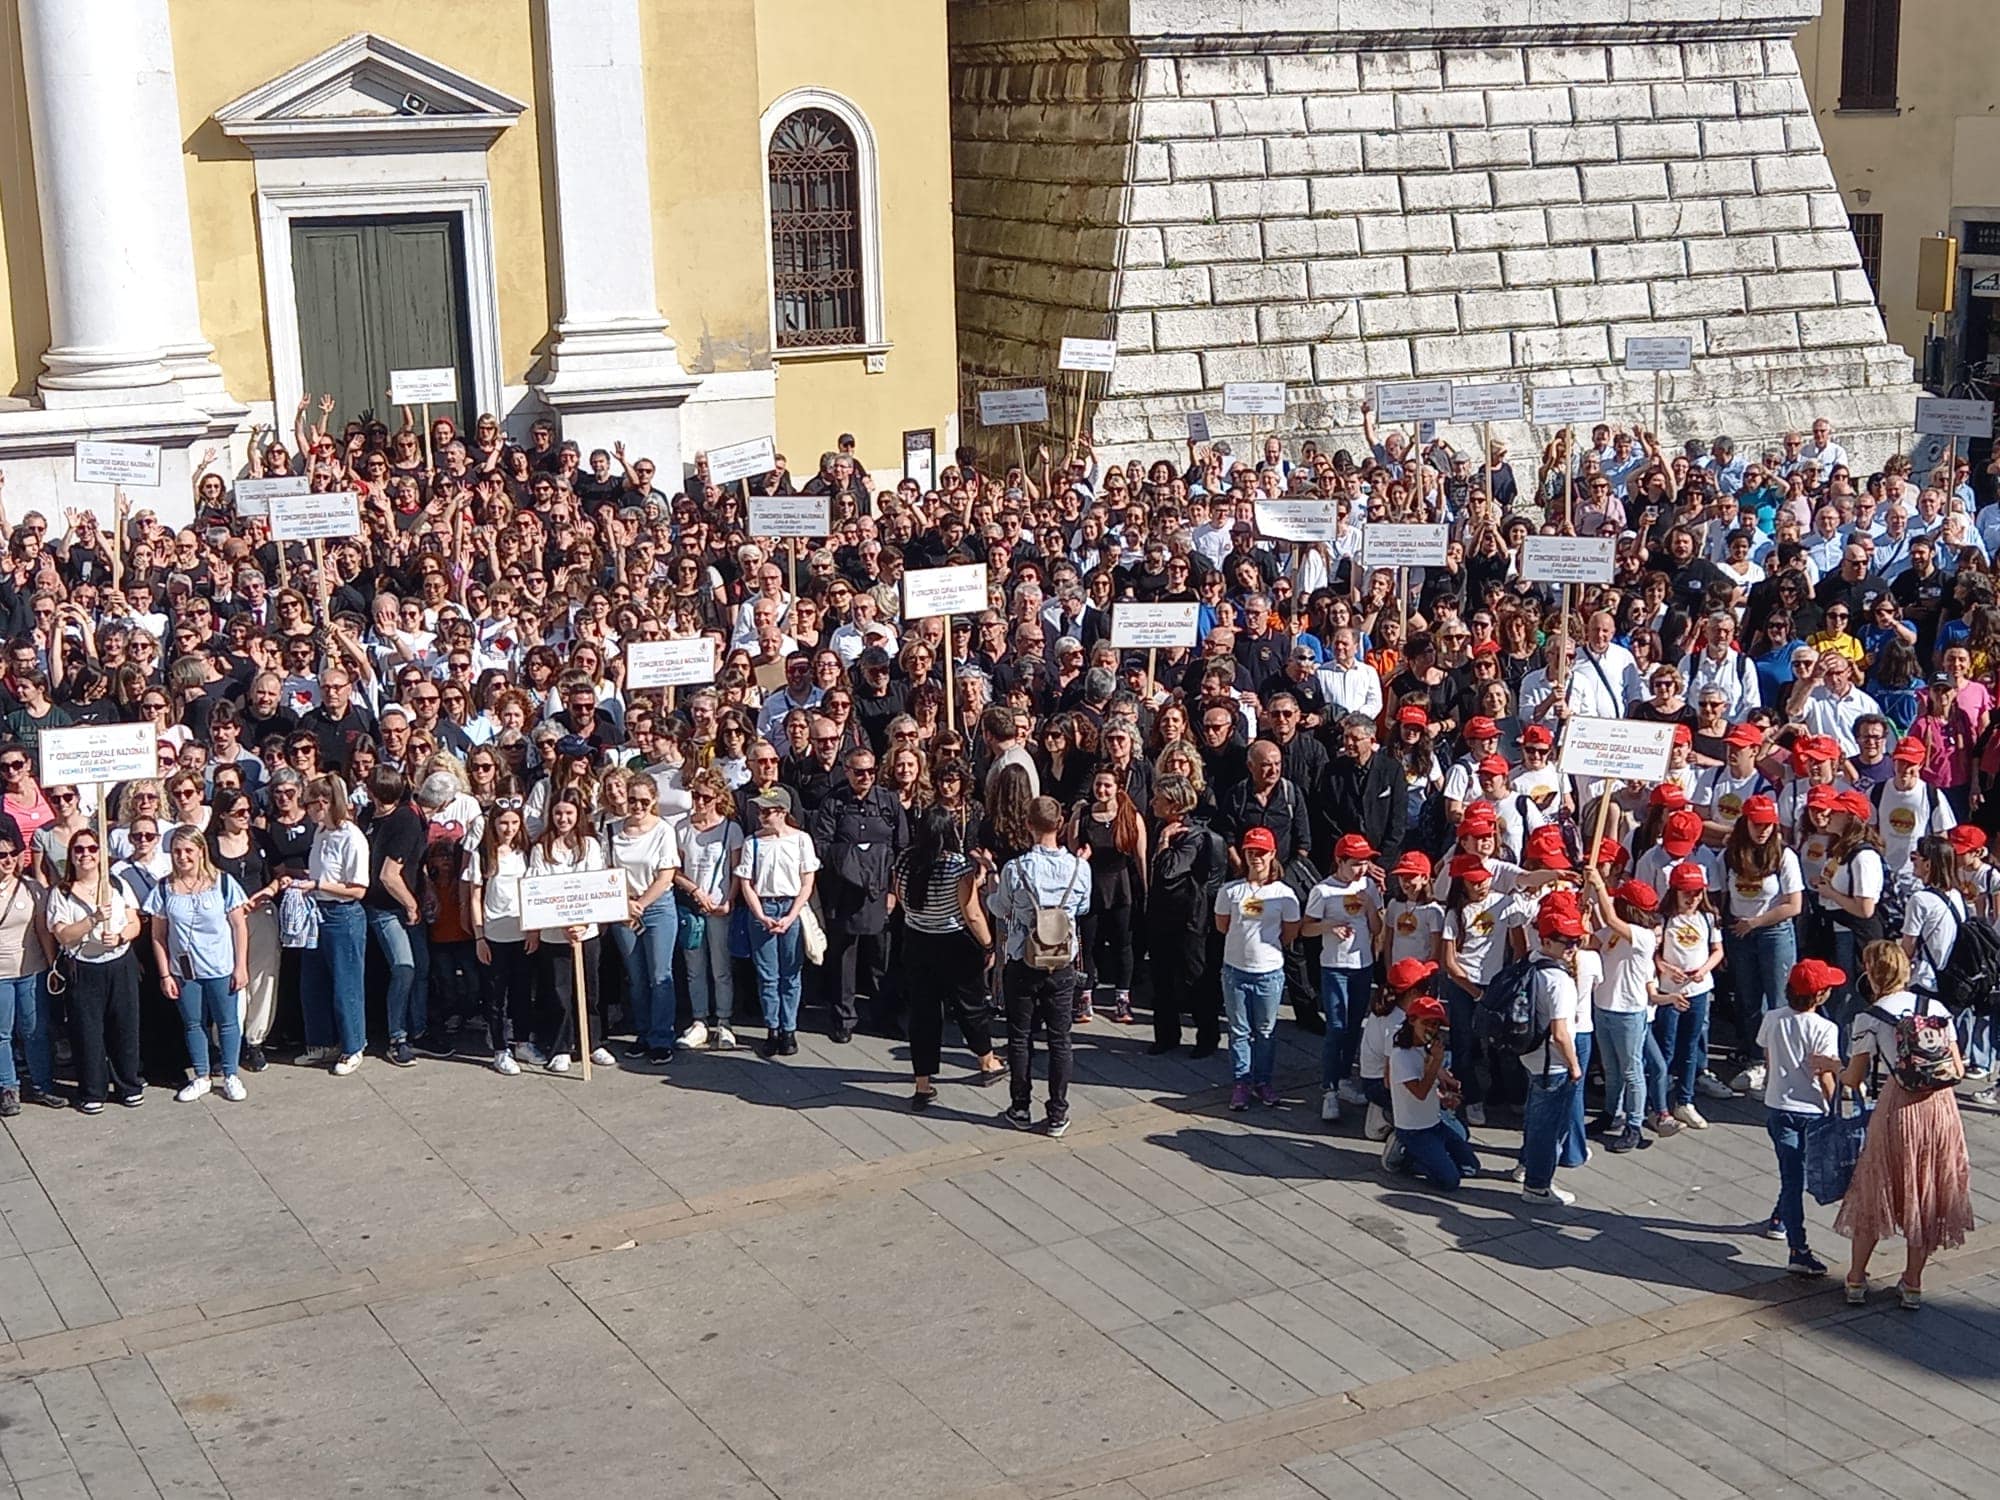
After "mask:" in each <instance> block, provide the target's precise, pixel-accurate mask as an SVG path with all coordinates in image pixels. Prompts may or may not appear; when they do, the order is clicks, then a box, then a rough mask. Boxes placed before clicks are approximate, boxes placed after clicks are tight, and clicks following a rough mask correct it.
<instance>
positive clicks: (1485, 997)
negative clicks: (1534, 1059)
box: [1472, 954, 1562, 1057]
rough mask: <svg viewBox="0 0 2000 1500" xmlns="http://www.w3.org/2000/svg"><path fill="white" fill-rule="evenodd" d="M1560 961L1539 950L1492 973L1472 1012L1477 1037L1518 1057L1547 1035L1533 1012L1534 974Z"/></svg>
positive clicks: (1559, 965)
mask: <svg viewBox="0 0 2000 1500" xmlns="http://www.w3.org/2000/svg"><path fill="white" fill-rule="evenodd" d="M1561 967H1562V965H1561V964H1559V963H1557V962H1556V961H1555V960H1554V959H1552V958H1545V957H1543V956H1542V955H1540V954H1530V955H1528V957H1526V958H1517V959H1515V960H1514V961H1513V962H1512V963H1510V964H1507V965H1505V966H1504V967H1502V969H1501V970H1500V972H1499V973H1498V974H1495V975H1494V976H1493V982H1492V983H1491V984H1489V985H1487V986H1486V990H1485V993H1483V994H1482V995H1480V997H1479V1007H1478V1009H1477V1010H1475V1011H1474V1012H1473V1014H1472V1031H1473V1035H1474V1036H1476V1037H1477V1038H1478V1039H1479V1040H1480V1041H1483V1042H1486V1043H1488V1044H1490V1045H1491V1046H1493V1047H1496V1048H1500V1049H1502V1050H1505V1051H1507V1052H1511V1053H1513V1054H1514V1055H1515V1056H1516V1057H1520V1056H1522V1055H1523V1054H1525V1053H1529V1052H1533V1051H1535V1050H1536V1049H1537V1048H1538V1047H1540V1046H1542V1045H1543V1044H1544V1043H1545V1042H1547V1041H1548V1039H1549V1028H1548V1027H1546V1026H1544V1025H1543V1024H1542V1023H1541V1022H1540V1021H1539V1020H1537V1019H1536V1016H1535V975H1536V974H1537V973H1539V972H1541V971H1542V970H1544V969H1560V968H1561Z"/></svg>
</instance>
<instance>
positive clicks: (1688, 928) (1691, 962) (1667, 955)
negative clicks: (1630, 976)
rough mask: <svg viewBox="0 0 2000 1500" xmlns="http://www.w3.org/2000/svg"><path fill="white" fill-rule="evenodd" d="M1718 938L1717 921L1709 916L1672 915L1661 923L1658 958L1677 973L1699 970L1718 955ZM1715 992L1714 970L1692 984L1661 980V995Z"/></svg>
mask: <svg viewBox="0 0 2000 1500" xmlns="http://www.w3.org/2000/svg"><path fill="white" fill-rule="evenodd" d="M1715 936H1716V935H1715V921H1714V919H1713V918H1711V917H1710V916H1709V915H1708V913H1707V912H1702V911H1683V912H1669V913H1668V914H1667V916H1666V917H1665V918H1664V919H1663V920H1662V921H1661V923H1660V946H1659V951H1658V957H1659V958H1660V959H1661V960H1663V961H1664V962H1666V963H1670V964H1672V965H1673V966H1674V967H1675V968H1677V969H1684V970H1685V969H1698V968H1700V967H1701V966H1702V965H1703V964H1705V963H1707V962H1708V956H1709V954H1711V953H1713V952H1714V951H1715ZM1714 988H1715V971H1714V970H1713V969H1711V970H1709V972H1708V973H1706V974H1704V975H1702V977H1701V978H1699V979H1697V980H1694V981H1693V982H1692V983H1690V982H1688V981H1687V980H1684V979H1668V978H1666V977H1664V976H1662V977H1661V978H1660V980H1659V991H1660V993H1661V994H1662V995H1706V994H1707V993H1708V992H1709V991H1710V990H1712V989H1714Z"/></svg>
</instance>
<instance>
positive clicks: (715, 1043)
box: [708, 1025, 737, 1052]
mask: <svg viewBox="0 0 2000 1500" xmlns="http://www.w3.org/2000/svg"><path fill="white" fill-rule="evenodd" d="M708 1044H709V1046H711V1047H713V1048H714V1049H715V1050H716V1051H717V1052H734V1051H735V1050H736V1047H737V1041H736V1033H735V1032H733V1031H731V1030H730V1029H729V1028H728V1027H727V1026H722V1025H717V1026H716V1028H715V1029H714V1030H713V1031H711V1032H710V1033H709V1034H708Z"/></svg>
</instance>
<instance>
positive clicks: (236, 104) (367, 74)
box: [215, 32, 527, 151]
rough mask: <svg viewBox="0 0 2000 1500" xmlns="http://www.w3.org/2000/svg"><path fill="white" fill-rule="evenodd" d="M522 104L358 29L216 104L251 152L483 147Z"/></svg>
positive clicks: (220, 117) (224, 123) (228, 130)
mask: <svg viewBox="0 0 2000 1500" xmlns="http://www.w3.org/2000/svg"><path fill="white" fill-rule="evenodd" d="M526 108H527V106H526V105H525V104H523V103H522V102H521V101H520V100H518V99H514V98H511V97H509V96H508V95H506V94H503V93H501V92H500V91H499V90H498V89H493V88H489V87H487V86H486V85H485V84H483V83H481V82H479V81H478V80H477V79H475V78H470V77H467V76H466V75H465V74H463V73H460V72H458V71H457V70H456V69H454V68H448V67H446V66H445V65H444V64H443V63H440V62H436V61H434V60H433V59H431V58H428V57H425V56H423V55H422V54H421V53H417V52H412V51H411V50H410V49H409V48H407V47H403V46H400V45H398V44H397V43H395V42H392V41H389V40H388V39H386V38H384V37H379V36H376V35H374V34H372V33H370V32H357V33H356V34H355V35H353V36H350V37H348V38H347V39H346V40H345V41H343V42H340V43H338V44H336V45H334V46H332V47H329V48H327V50H326V51H324V52H322V53H320V54H319V55H318V56H316V57H311V58H308V59H307V60H306V61H305V62H302V63H300V64H299V65H298V66H297V67H295V68H293V69H291V70H290V71H288V72H286V73H283V74H281V75H280V76H278V77H276V78H274V79H272V80H271V81H270V82H269V83H266V84H263V85H261V86H259V87H257V88H254V89H252V90H251V91H250V92H249V93H247V94H244V95H243V96H242V97H241V98H239V99H236V100H234V101H232V102H231V103H229V104H226V105H224V106H223V107H222V108H221V109H219V110H217V111H216V112H215V121H216V123H217V124H218V125H220V126H221V127H222V131H223V134H225V135H229V136H233V137H235V138H236V139H238V140H241V141H243V142H245V143H246V144H248V145H249V146H250V148H251V150H252V151H259V150H266V151H268V150H288V149H301V148H303V149H309V150H326V149H329V148H340V149H353V150H384V149H391V148H396V147H402V148H406V149H436V148H438V147H440V146H450V145H457V146H476V147H480V148H483V147H485V146H486V145H489V144H490V143H491V142H492V140H493V138H494V137H495V136H497V135H498V134H499V133H500V132H501V131H503V130H505V129H506V128H507V127H508V126H509V125H512V124H513V123H514V122H515V121H516V120H517V119H519V118H520V116H521V113H522V111H523V110H525V109H526Z"/></svg>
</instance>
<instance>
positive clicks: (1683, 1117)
mask: <svg viewBox="0 0 2000 1500" xmlns="http://www.w3.org/2000/svg"><path fill="white" fill-rule="evenodd" d="M1674 1118H1675V1119H1676V1120H1679V1121H1680V1122H1681V1124H1683V1125H1685V1126H1687V1128H1688V1129H1689V1130H1706V1129H1708V1121H1707V1120H1705V1119H1703V1118H1702V1115H1701V1111H1700V1110H1698V1109H1696V1108H1695V1107H1694V1106H1693V1105H1692V1104H1676V1105H1675V1106H1674Z"/></svg>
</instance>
